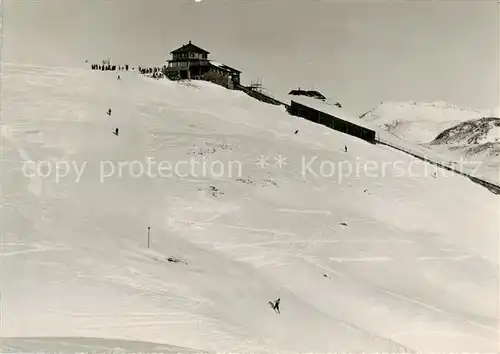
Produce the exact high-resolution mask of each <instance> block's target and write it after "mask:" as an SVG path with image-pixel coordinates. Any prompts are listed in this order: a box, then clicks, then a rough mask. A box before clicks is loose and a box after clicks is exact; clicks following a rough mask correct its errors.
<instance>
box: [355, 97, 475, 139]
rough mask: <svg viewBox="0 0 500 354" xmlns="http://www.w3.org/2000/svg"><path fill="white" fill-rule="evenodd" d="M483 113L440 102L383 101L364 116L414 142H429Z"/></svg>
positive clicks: (363, 116)
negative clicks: (447, 130) (446, 130)
mask: <svg viewBox="0 0 500 354" xmlns="http://www.w3.org/2000/svg"><path fill="white" fill-rule="evenodd" d="M482 116H483V113H482V112H480V111H475V110H465V109H462V108H460V107H458V106H455V105H452V104H448V103H445V102H440V101H432V102H414V101H412V102H383V103H381V104H380V105H379V106H377V107H376V108H374V109H372V110H370V111H368V112H366V113H364V114H362V115H361V116H360V118H361V119H363V120H365V121H367V122H372V123H374V124H376V125H378V126H379V127H382V128H384V129H385V130H387V131H389V132H391V133H393V134H395V135H397V136H399V137H400V138H402V139H404V140H407V141H410V142H414V143H428V142H430V141H432V140H433V139H434V138H436V136H437V135H438V134H439V133H441V132H442V131H443V130H445V129H448V128H450V127H452V126H454V125H457V124H459V123H461V122H463V121H466V120H471V119H478V118H481V117H482Z"/></svg>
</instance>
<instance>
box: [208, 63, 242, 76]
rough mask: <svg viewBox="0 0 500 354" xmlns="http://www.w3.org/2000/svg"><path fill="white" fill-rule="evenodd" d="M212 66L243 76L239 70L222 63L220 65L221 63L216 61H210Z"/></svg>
mask: <svg viewBox="0 0 500 354" xmlns="http://www.w3.org/2000/svg"><path fill="white" fill-rule="evenodd" d="M210 64H212V65H213V66H216V67H218V68H220V69H223V70H227V71H230V72H236V73H240V74H241V71H239V70H238V69H235V68H232V67H230V66H229V65H226V64H222V63H219V62H216V61H213V60H212V61H210Z"/></svg>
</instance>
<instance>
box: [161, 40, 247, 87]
mask: <svg viewBox="0 0 500 354" xmlns="http://www.w3.org/2000/svg"><path fill="white" fill-rule="evenodd" d="M170 54H172V59H171V60H168V66H167V67H166V69H165V75H166V76H167V77H168V78H169V79H171V80H206V81H210V82H213V83H216V84H218V85H222V86H224V87H226V88H229V89H234V88H235V86H237V85H239V84H240V75H241V71H239V70H237V69H234V68H232V67H230V66H228V65H224V64H221V63H218V62H213V61H211V60H209V59H208V55H209V54H210V53H209V52H208V51H206V50H205V49H202V48H200V47H198V46H196V45H194V44H192V43H191V41H189V43H188V44H185V45H183V46H182V47H180V48H178V49H176V50H174V51H172V52H171V53H170Z"/></svg>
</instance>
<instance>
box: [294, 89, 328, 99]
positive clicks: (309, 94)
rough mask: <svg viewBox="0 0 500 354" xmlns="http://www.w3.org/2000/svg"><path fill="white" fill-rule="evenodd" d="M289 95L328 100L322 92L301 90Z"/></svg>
mask: <svg viewBox="0 0 500 354" xmlns="http://www.w3.org/2000/svg"><path fill="white" fill-rule="evenodd" d="M288 94H289V95H293V96H306V97H313V98H318V99H320V100H324V99H326V97H325V96H323V95H322V94H321V93H320V92H318V91H312V90H301V89H300V88H299V89H298V90H292V91H290V92H289V93H288Z"/></svg>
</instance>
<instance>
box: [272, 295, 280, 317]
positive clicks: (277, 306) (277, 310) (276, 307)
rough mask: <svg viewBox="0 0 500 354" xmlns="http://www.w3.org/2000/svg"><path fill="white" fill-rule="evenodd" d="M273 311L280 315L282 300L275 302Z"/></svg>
mask: <svg viewBox="0 0 500 354" xmlns="http://www.w3.org/2000/svg"><path fill="white" fill-rule="evenodd" d="M273 310H274V311H276V312H277V313H280V298H278V300H276V301H275V302H274V305H273Z"/></svg>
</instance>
